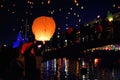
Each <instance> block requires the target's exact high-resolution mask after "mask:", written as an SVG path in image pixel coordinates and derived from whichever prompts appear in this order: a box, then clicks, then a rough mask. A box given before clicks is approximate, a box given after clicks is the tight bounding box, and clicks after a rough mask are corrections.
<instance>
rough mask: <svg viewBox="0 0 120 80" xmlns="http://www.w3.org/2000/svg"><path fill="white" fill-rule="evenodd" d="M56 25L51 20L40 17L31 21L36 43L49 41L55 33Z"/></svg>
mask: <svg viewBox="0 0 120 80" xmlns="http://www.w3.org/2000/svg"><path fill="white" fill-rule="evenodd" d="M55 28H56V24H55V21H54V20H53V18H51V17H47V16H41V17H38V18H36V19H35V20H34V21H33V25H32V32H33V34H34V35H35V39H36V40H37V41H49V40H50V39H51V37H52V36H53V34H54V32H55Z"/></svg>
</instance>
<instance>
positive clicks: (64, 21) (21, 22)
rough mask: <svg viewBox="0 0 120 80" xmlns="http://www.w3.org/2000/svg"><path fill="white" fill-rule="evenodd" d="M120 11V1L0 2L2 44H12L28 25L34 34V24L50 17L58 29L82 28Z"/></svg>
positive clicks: (23, 0) (38, 0)
mask: <svg viewBox="0 0 120 80" xmlns="http://www.w3.org/2000/svg"><path fill="white" fill-rule="evenodd" d="M108 11H110V12H112V13H116V12H119V11H120V0H0V44H8V43H9V44H11V43H12V42H14V41H15V40H16V37H17V34H18V32H19V31H23V32H24V30H25V24H26V23H27V26H29V28H27V29H28V31H29V32H31V25H32V22H33V20H34V19H35V18H36V17H39V16H50V17H53V19H54V20H55V22H56V25H57V27H60V28H61V29H66V28H67V27H74V28H78V27H80V25H81V24H82V23H87V22H89V21H91V20H94V19H96V18H97V16H98V15H99V16H100V17H101V18H103V17H105V16H106V14H107V12H108Z"/></svg>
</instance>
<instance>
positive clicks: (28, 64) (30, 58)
mask: <svg viewBox="0 0 120 80" xmlns="http://www.w3.org/2000/svg"><path fill="white" fill-rule="evenodd" d="M33 49H34V48H33V45H31V46H30V47H29V48H28V49H27V50H25V52H24V58H25V78H26V80H36V79H35V78H36V61H35V54H33V53H32V50H33Z"/></svg>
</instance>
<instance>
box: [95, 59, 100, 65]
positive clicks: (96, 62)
mask: <svg viewBox="0 0 120 80" xmlns="http://www.w3.org/2000/svg"><path fill="white" fill-rule="evenodd" d="M98 63H99V59H98V58H95V59H94V64H95V66H97V65H98Z"/></svg>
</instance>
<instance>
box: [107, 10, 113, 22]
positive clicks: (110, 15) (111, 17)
mask: <svg viewBox="0 0 120 80" xmlns="http://www.w3.org/2000/svg"><path fill="white" fill-rule="evenodd" d="M107 19H108V21H109V22H112V21H113V15H112V13H111V12H110V11H108V13H107Z"/></svg>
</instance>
